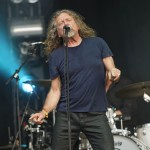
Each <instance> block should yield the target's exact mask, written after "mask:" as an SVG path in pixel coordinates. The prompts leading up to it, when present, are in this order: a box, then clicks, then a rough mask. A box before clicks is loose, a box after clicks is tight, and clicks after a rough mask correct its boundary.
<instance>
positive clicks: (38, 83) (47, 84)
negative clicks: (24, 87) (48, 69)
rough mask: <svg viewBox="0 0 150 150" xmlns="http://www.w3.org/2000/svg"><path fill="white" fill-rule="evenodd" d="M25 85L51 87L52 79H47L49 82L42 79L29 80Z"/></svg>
mask: <svg viewBox="0 0 150 150" xmlns="http://www.w3.org/2000/svg"><path fill="white" fill-rule="evenodd" d="M23 83H26V84H31V85H35V86H43V87H50V84H51V80H50V79H47V80H44V79H41V80H27V81H25V82H23Z"/></svg>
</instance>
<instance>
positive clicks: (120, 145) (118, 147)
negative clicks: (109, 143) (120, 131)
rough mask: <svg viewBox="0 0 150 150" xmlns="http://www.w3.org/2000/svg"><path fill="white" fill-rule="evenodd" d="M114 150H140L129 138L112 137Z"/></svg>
mask: <svg viewBox="0 0 150 150" xmlns="http://www.w3.org/2000/svg"><path fill="white" fill-rule="evenodd" d="M113 137H114V145H115V150H140V148H139V147H138V145H137V144H136V143H135V142H134V141H133V140H132V139H131V138H129V137H125V136H121V135H114V136H113Z"/></svg>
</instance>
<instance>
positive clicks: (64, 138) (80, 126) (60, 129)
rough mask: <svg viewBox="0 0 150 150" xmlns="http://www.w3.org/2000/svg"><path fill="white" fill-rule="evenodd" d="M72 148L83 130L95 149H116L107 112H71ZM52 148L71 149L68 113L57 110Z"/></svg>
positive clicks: (56, 149)
mask: <svg viewBox="0 0 150 150" xmlns="http://www.w3.org/2000/svg"><path fill="white" fill-rule="evenodd" d="M70 120H71V146H72V150H73V147H74V146H75V143H76V142H77V140H78V139H79V134H80V132H81V131H82V132H83V133H84V134H85V135H86V137H87V139H88V140H89V142H90V144H91V146H92V148H93V150H114V141H113V135H112V133H111V129H110V126H109V124H108V119H107V117H106V115H105V113H96V112H89V113H71V114H70ZM52 150H69V140H68V122H67V114H66V113H64V112H56V115H55V126H54V129H53V138H52Z"/></svg>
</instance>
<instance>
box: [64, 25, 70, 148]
mask: <svg viewBox="0 0 150 150" xmlns="http://www.w3.org/2000/svg"><path fill="white" fill-rule="evenodd" d="M64 31H65V32H64V34H65V38H64V39H65V44H66V46H65V66H64V73H65V76H64V78H65V97H66V106H67V121H68V138H69V150H71V123H70V95H69V61H68V60H69V57H68V32H69V31H70V28H66V29H65V28H64Z"/></svg>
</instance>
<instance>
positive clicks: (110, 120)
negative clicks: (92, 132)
mask: <svg viewBox="0 0 150 150" xmlns="http://www.w3.org/2000/svg"><path fill="white" fill-rule="evenodd" d="M106 116H107V118H108V123H109V126H110V128H111V130H116V129H117V128H116V124H115V121H114V111H113V109H112V108H107V112H106Z"/></svg>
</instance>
